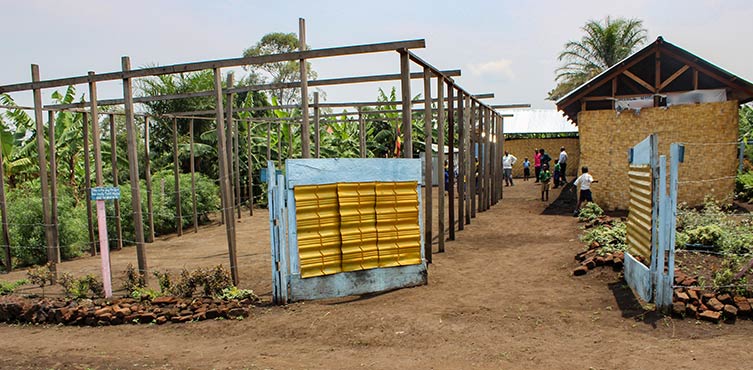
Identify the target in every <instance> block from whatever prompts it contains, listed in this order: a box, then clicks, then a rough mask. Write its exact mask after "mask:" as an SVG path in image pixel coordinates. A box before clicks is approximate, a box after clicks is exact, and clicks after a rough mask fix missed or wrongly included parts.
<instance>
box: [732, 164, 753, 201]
mask: <svg viewBox="0 0 753 370" xmlns="http://www.w3.org/2000/svg"><path fill="white" fill-rule="evenodd" d="M735 194H737V197H738V199H740V200H743V201H746V202H750V201H751V200H753V171H748V172H742V173H739V174H738V175H737V178H736V179H735Z"/></svg>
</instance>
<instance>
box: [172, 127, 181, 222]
mask: <svg viewBox="0 0 753 370" xmlns="http://www.w3.org/2000/svg"><path fill="white" fill-rule="evenodd" d="M173 176H174V178H175V212H176V213H177V214H176V216H177V221H176V223H177V226H178V236H181V235H183V210H182V209H181V203H180V160H179V158H178V119H177V118H175V117H173Z"/></svg>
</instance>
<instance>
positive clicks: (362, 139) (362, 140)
mask: <svg viewBox="0 0 753 370" xmlns="http://www.w3.org/2000/svg"><path fill="white" fill-rule="evenodd" d="M358 147H359V149H360V153H361V158H366V123H365V122H364V121H363V114H362V113H361V108H358Z"/></svg>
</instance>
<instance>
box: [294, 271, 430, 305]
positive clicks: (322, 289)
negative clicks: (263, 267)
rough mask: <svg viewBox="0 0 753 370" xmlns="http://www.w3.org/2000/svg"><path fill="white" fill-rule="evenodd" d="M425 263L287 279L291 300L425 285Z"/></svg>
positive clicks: (334, 296) (345, 295) (343, 295)
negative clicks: (288, 280)
mask: <svg viewBox="0 0 753 370" xmlns="http://www.w3.org/2000/svg"><path fill="white" fill-rule="evenodd" d="M427 281H428V277H427V272H426V264H425V263H421V264H419V265H409V266H400V267H389V268H378V269H370V270H361V271H350V272H341V273H338V274H334V275H325V276H316V277H310V278H306V279H301V278H300V276H299V275H292V276H291V278H290V294H291V295H290V299H291V301H299V300H309V299H323V298H336V297H347V296H350V295H359V294H366V293H375V292H383V291H388V290H393V289H398V288H406V287H412V286H418V285H425V284H426V283H427Z"/></svg>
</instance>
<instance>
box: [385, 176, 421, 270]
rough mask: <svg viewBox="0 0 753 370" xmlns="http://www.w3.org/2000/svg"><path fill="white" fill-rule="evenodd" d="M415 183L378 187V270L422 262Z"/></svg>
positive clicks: (395, 183)
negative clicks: (379, 268)
mask: <svg viewBox="0 0 753 370" xmlns="http://www.w3.org/2000/svg"><path fill="white" fill-rule="evenodd" d="M417 186H418V184H417V183H416V182H380V183H377V184H376V225H377V245H378V248H379V267H391V266H405V265H415V264H419V263H421V232H420V228H419V224H418V192H417V190H416V187H417Z"/></svg>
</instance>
